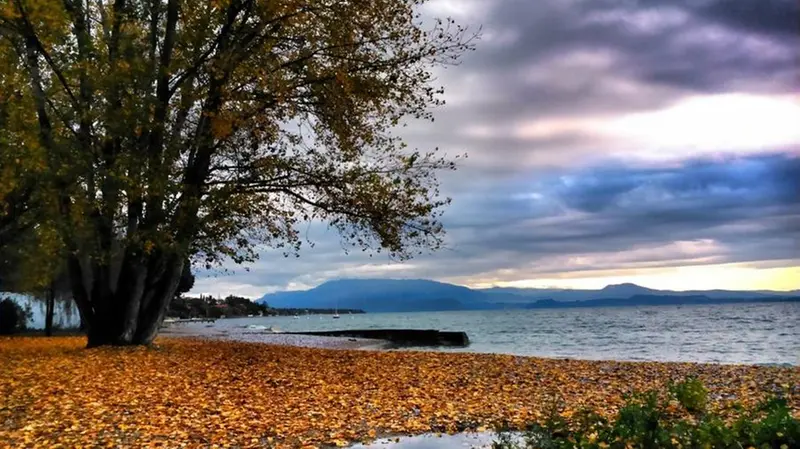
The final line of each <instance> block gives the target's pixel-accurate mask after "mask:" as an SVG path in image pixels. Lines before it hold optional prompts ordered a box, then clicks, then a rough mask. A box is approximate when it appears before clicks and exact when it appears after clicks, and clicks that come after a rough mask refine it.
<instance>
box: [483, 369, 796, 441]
mask: <svg viewBox="0 0 800 449" xmlns="http://www.w3.org/2000/svg"><path fill="white" fill-rule="evenodd" d="M668 392H669V395H667V396H666V398H664V399H659V397H660V396H659V395H658V392H656V391H649V392H644V393H637V394H633V395H631V396H629V397H627V398H626V402H625V405H624V406H623V407H622V408H621V409H620V410H619V412H618V413H617V415H616V416H615V417H614V419H612V420H607V419H605V418H602V417H600V416H597V415H596V414H593V413H590V412H583V413H578V414H575V415H573V419H572V420H571V421H570V422H566V421H565V420H563V419H562V418H561V417H559V416H557V415H553V416H551V417H549V418H548V419H546V420H545V421H543V422H542V423H537V424H533V425H531V426H530V427H529V428H528V430H526V431H525V432H523V434H522V435H521V436H520V437H517V438H515V437H514V436H513V435H512V434H511V433H510V432H508V431H501V432H498V438H497V439H496V440H495V441H494V444H493V446H492V447H493V449H523V448H527V449H533V448H537V449H630V448H640V449H690V448H709V449H710V448H714V449H728V448H731V449H733V448H736V449H742V448H748V447H754V448H759V449H760V448H775V449H789V448H800V422H799V421H798V420H797V419H795V418H794V417H793V416H792V414H791V409H790V408H789V406H788V404H787V402H786V400H785V399H780V398H775V399H769V400H767V401H764V402H763V403H761V404H759V405H758V406H757V407H755V408H753V409H752V410H746V411H744V413H743V414H742V415H741V416H740V417H739V418H738V419H736V420H735V421H734V422H732V423H731V422H726V421H725V420H724V419H722V417H721V416H719V415H716V414H714V413H706V412H705V410H706V402H707V391H706V389H705V387H704V386H703V385H702V384H701V383H700V382H699V381H697V380H696V379H688V380H686V381H684V382H681V383H679V384H677V385H673V386H671V387H670V388H669V391H668ZM675 400H677V402H678V403H679V404H680V405H681V406H682V407H683V408H684V410H685V411H686V412H689V413H693V414H695V416H694V418H693V419H685V418H681V417H677V416H676V415H675V413H671V412H669V411H668V409H669V404H670V401H675ZM684 416H686V415H684Z"/></svg>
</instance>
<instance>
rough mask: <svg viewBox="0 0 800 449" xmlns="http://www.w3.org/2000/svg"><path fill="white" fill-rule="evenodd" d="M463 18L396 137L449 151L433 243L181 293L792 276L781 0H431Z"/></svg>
mask: <svg viewBox="0 0 800 449" xmlns="http://www.w3.org/2000/svg"><path fill="white" fill-rule="evenodd" d="M426 13H427V14H435V15H450V16H453V17H454V18H455V19H457V21H459V22H460V23H462V24H468V25H471V26H478V25H482V27H483V37H482V39H481V41H480V42H479V43H478V47H477V50H476V51H475V52H472V53H470V54H469V55H467V57H466V58H465V60H464V62H463V64H462V65H460V66H458V67H454V68H449V69H447V70H446V71H442V73H441V74H440V76H439V80H440V81H441V82H442V83H443V84H444V86H445V89H446V93H445V99H446V100H447V105H446V106H445V107H443V108H440V109H437V110H436V121H435V123H433V124H427V125H425V126H414V127H412V128H411V129H409V130H408V131H407V132H406V133H405V134H404V137H405V138H406V140H407V141H408V142H409V143H410V144H411V145H412V146H416V147H419V148H420V149H430V148H432V147H435V146H438V147H439V148H440V149H442V150H443V151H445V152H447V153H449V154H460V153H464V152H466V153H468V155H469V158H468V159H467V161H465V162H464V163H463V164H462V165H461V169H460V170H458V171H457V172H455V173H453V174H446V176H443V177H442V178H441V180H442V184H443V185H442V187H443V191H444V193H445V194H447V195H449V196H451V197H452V198H453V204H452V206H451V207H450V208H449V209H448V210H447V212H446V215H445V217H444V223H445V225H446V227H447V231H448V237H447V248H446V249H444V250H441V251H439V252H437V253H434V254H432V255H428V256H424V257H421V258H417V259H414V260H412V261H409V262H405V263H394V262H392V261H390V260H388V259H386V258H385V257H384V256H376V257H373V258H368V257H365V256H363V255H362V254H361V252H360V251H359V252H358V254H350V255H345V254H344V252H343V250H342V247H341V245H340V244H339V241H338V240H337V238H336V235H335V234H334V233H333V232H328V231H326V230H325V229H323V228H319V229H317V228H309V230H308V233H309V234H311V235H309V236H308V237H309V238H311V239H312V240H315V241H316V242H317V245H316V247H314V248H313V249H309V248H305V249H304V250H303V252H302V253H301V257H300V258H297V259H294V258H292V259H284V258H283V257H282V256H281V255H280V254H278V253H269V252H267V253H264V254H263V255H262V259H261V261H260V262H258V263H257V264H255V265H252V266H251V267H250V270H249V271H245V270H244V269H242V268H236V267H234V266H231V267H229V268H230V269H231V270H233V271H232V273H230V274H217V275H214V276H210V277H202V278H200V279H198V280H197V282H196V284H195V289H194V290H193V293H207V294H215V295H227V294H229V293H234V294H240V295H245V296H250V297H260V296H261V295H263V294H264V293H268V292H273V291H276V290H286V289H304V288H310V287H313V286H315V285H318V284H319V283H321V282H324V281H325V280H328V279H333V278H342V277H391V278H430V279H435V280H440V281H445V282H453V283H457V284H462V285H468V286H476V287H486V286H491V285H510V286H522V287H550V286H557V287H567V288H600V287H603V286H605V285H607V284H610V283H621V282H635V283H638V284H641V285H645V286H648V287H652V288H670V289H676V290H683V289H704V288H709V289H710V288H732V289H767V288H770V289H776V290H789V289H800V29H798V22H797V17H799V16H800V4H798V2H797V0H605V1H604V0H535V1H534V0H434V1H433V2H431V3H430V4H429V5H427V11H426Z"/></svg>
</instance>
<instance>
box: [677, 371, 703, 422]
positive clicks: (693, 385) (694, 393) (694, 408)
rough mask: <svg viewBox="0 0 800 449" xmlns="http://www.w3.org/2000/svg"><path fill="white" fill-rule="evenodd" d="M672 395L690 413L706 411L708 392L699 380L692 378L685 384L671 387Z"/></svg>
mask: <svg viewBox="0 0 800 449" xmlns="http://www.w3.org/2000/svg"><path fill="white" fill-rule="evenodd" d="M670 393H671V394H672V395H674V396H675V399H677V400H678V402H679V403H680V404H681V405H682V406H683V408H685V409H686V410H687V411H688V412H689V413H702V412H705V411H706V404H707V402H708V390H706V387H704V386H703V383H702V382H700V380H698V379H697V378H694V377H690V378H688V379H686V380H684V381H683V382H680V383H678V384H675V385H672V386H670Z"/></svg>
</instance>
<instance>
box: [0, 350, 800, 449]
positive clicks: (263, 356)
mask: <svg viewBox="0 0 800 449" xmlns="http://www.w3.org/2000/svg"><path fill="white" fill-rule="evenodd" d="M157 343H158V346H157V347H156V348H144V347H134V348H113V347H102V348H95V349H90V350H85V349H83V340H82V339H79V338H57V339H47V338H5V339H0V447H2V448H6V447H7V448H18V447H26V448H34V447H41V448H45V447H46V448H54V447H69V448H77V447H123V448H125V447H245V448H257V447H300V446H307V445H308V446H321V445H326V444H331V445H344V444H346V443H348V442H351V441H356V440H369V439H372V438H374V437H376V436H379V435H387V434H401V433H422V432H429V431H440V432H448V431H457V430H462V429H481V428H487V427H489V426H491V425H494V424H497V423H500V422H503V421H507V422H508V423H510V424H511V425H512V426H521V425H523V424H527V423H530V422H534V421H537V420H539V419H542V418H543V417H544V416H545V415H546V414H547V413H549V410H548V408H549V407H551V406H552V404H554V403H561V404H562V408H561V409H560V410H559V413H560V415H561V416H563V417H565V418H569V417H570V416H572V414H573V413H576V412H577V411H578V410H580V409H582V408H586V407H588V408H590V409H593V410H596V411H597V412H598V413H600V414H602V415H604V416H612V415H614V414H615V413H616V412H617V411H618V410H619V408H620V407H621V405H622V404H623V403H624V400H623V395H624V394H625V393H628V392H631V391H633V390H641V391H643V390H649V389H652V388H660V389H666V387H667V384H668V383H669V382H670V381H678V380H681V379H684V378H686V377H687V376H690V375H695V376H697V377H698V379H699V380H700V381H702V382H703V383H704V384H705V386H706V388H708V390H709V393H708V398H709V404H708V406H709V408H710V409H711V410H714V411H718V412H720V413H722V414H723V415H733V414H735V413H736V411H735V409H734V408H733V404H734V403H735V402H737V401H738V402H741V403H743V404H745V405H752V404H754V403H755V402H756V401H758V400H760V399H762V398H764V397H766V396H768V395H774V394H777V393H779V392H782V394H785V395H786V396H785V397H786V398H787V399H788V401H789V405H790V407H792V410H793V413H794V415H795V416H800V391H798V388H797V386H798V385H800V370H799V369H798V368H796V367H790V368H783V367H754V366H731V365H699V364H688V363H625V362H600V361H598V362H591V361H575V360H548V359H537V358H530V357H515V356H509V355H480V354H453V353H432V352H424V353H420V352H373V351H357V350H349V351H348V350H324V349H308V348H294V347H278V346H269V345H263V344H253V343H235V342H220V341H204V340H194V339H166V338H161V339H160V340H158V341H157ZM59 444H60V446H59Z"/></svg>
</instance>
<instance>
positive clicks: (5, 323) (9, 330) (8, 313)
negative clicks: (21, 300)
mask: <svg viewBox="0 0 800 449" xmlns="http://www.w3.org/2000/svg"><path fill="white" fill-rule="evenodd" d="M30 317H31V312H30V310H27V309H25V308H23V307H22V306H20V305H19V304H17V303H16V302H14V301H12V300H11V299H10V298H3V299H2V300H0V335H9V334H14V333H16V332H20V331H23V330H25V329H26V327H27V323H28V320H29V319H30Z"/></svg>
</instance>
